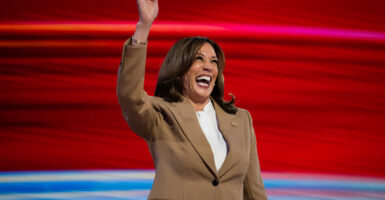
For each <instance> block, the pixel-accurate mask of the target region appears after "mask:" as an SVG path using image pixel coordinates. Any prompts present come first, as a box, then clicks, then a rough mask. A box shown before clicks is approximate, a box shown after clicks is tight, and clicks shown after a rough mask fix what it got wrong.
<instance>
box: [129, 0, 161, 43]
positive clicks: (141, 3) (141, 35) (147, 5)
mask: <svg viewBox="0 0 385 200" xmlns="http://www.w3.org/2000/svg"><path fill="white" fill-rule="evenodd" d="M137 5H138V11H139V22H138V24H137V25H136V30H135V33H134V35H133V38H135V39H136V40H138V41H140V42H145V41H147V37H148V34H149V32H150V28H151V25H152V23H153V22H154V20H155V18H156V17H157V16H158V12H159V6H158V0H137Z"/></svg>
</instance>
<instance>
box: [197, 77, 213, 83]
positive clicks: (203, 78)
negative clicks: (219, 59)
mask: <svg viewBox="0 0 385 200" xmlns="http://www.w3.org/2000/svg"><path fill="white" fill-rule="evenodd" d="M210 79H211V77H210V76H200V77H198V78H197V80H198V81H200V80H205V81H207V82H210Z"/></svg>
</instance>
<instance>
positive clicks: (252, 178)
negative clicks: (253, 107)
mask: <svg viewBox="0 0 385 200" xmlns="http://www.w3.org/2000/svg"><path fill="white" fill-rule="evenodd" d="M247 115H248V118H249V126H250V159H249V167H248V169H247V174H246V177H245V180H244V182H243V199H245V200H246V199H247V200H249V199H250V200H265V199H267V196H266V191H265V187H264V185H263V181H262V177H261V169H260V166H259V159H258V154H257V140H256V138H255V133H254V128H253V120H252V119H251V116H250V113H249V112H247Z"/></svg>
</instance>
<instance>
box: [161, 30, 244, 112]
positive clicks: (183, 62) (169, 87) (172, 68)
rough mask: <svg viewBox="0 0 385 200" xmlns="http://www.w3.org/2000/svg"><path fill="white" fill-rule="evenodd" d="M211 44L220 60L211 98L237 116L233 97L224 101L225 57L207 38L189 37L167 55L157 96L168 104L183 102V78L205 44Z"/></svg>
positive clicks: (178, 43) (179, 42)
mask: <svg viewBox="0 0 385 200" xmlns="http://www.w3.org/2000/svg"><path fill="white" fill-rule="evenodd" d="M205 43H209V44H210V45H211V46H212V47H213V48H214V51H215V53H216V55H217V58H218V76H217V79H216V81H215V86H214V88H213V91H212V92H211V95H210V96H211V97H212V98H213V99H214V100H215V101H216V102H217V103H218V104H219V105H220V106H221V107H222V109H223V110H225V111H226V112H228V113H231V114H235V113H236V112H237V107H235V105H234V101H235V97H234V96H233V95H231V96H232V98H231V100H230V101H225V100H224V99H223V93H224V78H223V70H224V68H225V55H224V53H223V51H222V49H221V48H220V47H219V46H218V44H217V43H215V42H214V41H212V40H210V39H208V38H206V37H189V38H184V39H182V40H179V41H178V42H176V43H175V44H174V46H172V47H171V49H170V51H169V52H168V53H167V56H166V58H165V60H164V61H163V64H162V67H161V68H160V70H159V76H158V82H157V84H156V89H155V96H157V97H161V98H163V99H164V100H166V101H168V102H178V101H181V100H182V95H183V81H182V77H183V75H184V74H186V73H187V71H188V70H189V68H190V67H191V65H192V64H193V62H194V60H195V58H196V55H197V54H198V52H199V50H200V48H201V47H202V45H203V44H205Z"/></svg>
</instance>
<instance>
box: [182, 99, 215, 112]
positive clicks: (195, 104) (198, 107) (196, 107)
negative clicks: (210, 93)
mask: <svg viewBox="0 0 385 200" xmlns="http://www.w3.org/2000/svg"><path fill="white" fill-rule="evenodd" d="M186 99H188V100H189V101H190V102H191V104H192V106H193V107H194V110H195V112H197V111H202V110H203V108H204V107H205V106H206V105H207V104H208V103H209V101H210V98H207V99H205V100H202V101H194V100H192V99H190V98H188V97H186Z"/></svg>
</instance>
